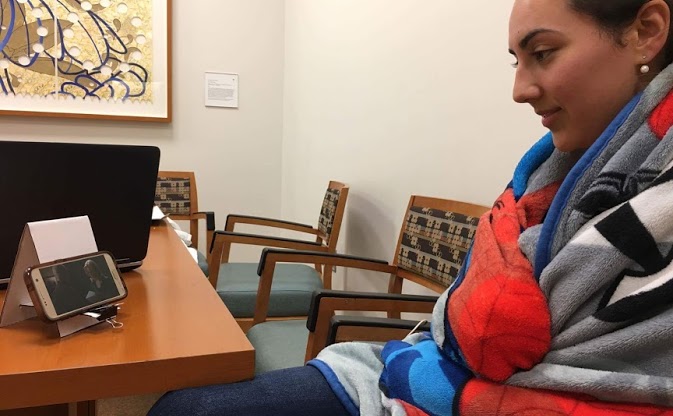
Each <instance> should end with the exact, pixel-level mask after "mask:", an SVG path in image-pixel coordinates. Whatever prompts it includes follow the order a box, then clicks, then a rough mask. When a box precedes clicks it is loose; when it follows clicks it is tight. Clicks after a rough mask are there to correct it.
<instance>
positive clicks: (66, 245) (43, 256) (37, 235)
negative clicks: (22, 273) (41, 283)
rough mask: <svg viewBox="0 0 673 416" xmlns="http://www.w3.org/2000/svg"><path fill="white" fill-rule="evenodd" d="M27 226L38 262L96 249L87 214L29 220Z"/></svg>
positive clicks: (90, 251) (77, 254) (92, 251)
mask: <svg viewBox="0 0 673 416" xmlns="http://www.w3.org/2000/svg"><path fill="white" fill-rule="evenodd" d="M28 228H29V229H30V235H31V236H32V237H33V243H34V244H35V251H36V252H37V258H38V260H39V263H47V262H49V261H54V260H60V259H65V258H68V257H74V256H79V255H81V254H87V253H95V252H97V251H98V246H97V245H96V239H95V238H94V236H93V230H92V229H91V222H90V221H89V217H87V216H83V217H72V218H62V219H58V220H49V221H38V222H29V223H28ZM31 266H34V265H33V264H31ZM29 267H30V266H29ZM12 278H14V276H13V274H12Z"/></svg>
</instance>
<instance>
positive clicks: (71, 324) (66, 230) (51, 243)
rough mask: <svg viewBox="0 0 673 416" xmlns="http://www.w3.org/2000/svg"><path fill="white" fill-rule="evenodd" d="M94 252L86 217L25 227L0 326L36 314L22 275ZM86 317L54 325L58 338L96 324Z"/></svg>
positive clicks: (89, 225) (94, 245)
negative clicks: (38, 265) (36, 267)
mask: <svg viewBox="0 0 673 416" xmlns="http://www.w3.org/2000/svg"><path fill="white" fill-rule="evenodd" d="M96 251H98V246H97V245H96V239H95V238H94V235H93V230H92V229H91V222H90V221H89V217H86V216H83V217H72V218H62V219H57V220H48V221H38V222H31V223H28V224H26V227H25V228H24V229H23V235H22V236H21V242H20V243H19V250H18V252H17V254H16V259H15V261H14V267H13V268H12V276H11V279H10V281H9V286H8V288H7V293H6V295H5V303H4V305H3V308H2V313H0V327H5V326H8V325H12V324H15V323H17V322H21V321H23V320H25V319H28V318H32V317H34V316H35V315H36V313H35V309H34V308H33V307H30V306H26V305H32V302H31V300H30V296H29V295H28V289H27V288H26V284H25V281H24V280H23V274H24V273H25V271H26V269H27V268H28V267H31V266H35V265H37V264H40V263H46V262H49V261H54V260H60V259H64V258H67V257H74V256H79V255H82V254H89V253H95V252H96ZM98 323H99V321H98V320H97V319H95V318H91V317H88V316H83V315H78V316H74V317H72V318H68V319H65V320H63V321H58V322H57V327H58V330H59V334H60V336H61V337H64V336H66V335H70V334H72V333H74V332H77V331H79V330H81V329H84V328H87V327H89V326H92V325H95V324H98Z"/></svg>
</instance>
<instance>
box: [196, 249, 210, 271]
mask: <svg viewBox="0 0 673 416" xmlns="http://www.w3.org/2000/svg"><path fill="white" fill-rule="evenodd" d="M196 261H197V262H198V263H199V267H200V268H201V271H202V272H203V274H205V275H206V276H208V261H207V260H206V256H205V255H204V254H203V253H201V252H200V251H197V252H196Z"/></svg>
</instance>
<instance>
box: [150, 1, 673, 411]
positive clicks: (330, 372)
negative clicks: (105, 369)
mask: <svg viewBox="0 0 673 416" xmlns="http://www.w3.org/2000/svg"><path fill="white" fill-rule="evenodd" d="M671 6H672V0H622V1H610V2H608V1H605V0H516V1H515V4H514V7H513V10H512V14H511V18H510V40H509V43H510V52H511V53H512V54H513V55H514V57H515V59H516V63H515V67H516V79H515V85H514V99H515V101H517V102H520V103H528V104H530V105H531V106H532V107H533V109H534V111H535V112H536V113H537V114H538V115H540V116H541V117H542V124H543V125H544V126H545V127H547V128H548V129H549V130H550V134H548V135H546V136H545V137H543V138H542V139H541V140H540V141H539V142H538V143H537V144H535V145H534V146H533V148H531V150H530V151H529V152H528V153H527V154H526V155H525V156H524V157H523V159H522V160H521V162H520V163H519V165H518V167H517V168H516V170H515V173H514V179H513V181H512V183H511V184H510V186H508V188H507V189H506V190H505V192H504V193H503V194H502V196H501V197H500V198H499V199H498V200H497V201H496V203H495V204H494V208H493V209H492V210H491V212H490V213H488V214H486V215H485V216H484V217H483V218H482V220H481V221H480V223H479V228H478V230H477V233H476V237H475V242H474V246H473V248H472V250H471V254H470V256H469V258H468V261H467V262H466V264H465V266H464V268H463V270H462V271H461V275H460V276H459V278H458V279H457V281H456V283H455V284H454V285H453V286H452V287H451V288H450V289H449V290H448V291H447V292H446V293H444V295H442V297H440V300H439V301H438V302H437V305H436V307H435V311H434V313H433V321H432V323H433V325H432V328H433V330H432V334H431V335H430V334H415V335H413V336H410V337H407V339H405V340H404V341H395V342H390V343H388V344H386V346H385V347H383V348H381V347H377V346H372V345H365V344H356V343H343V344H336V345H333V346H331V347H328V348H326V349H325V350H324V351H322V352H321V353H320V355H319V356H318V358H317V359H316V360H313V361H311V362H310V363H309V366H306V367H303V368H298V369H289V370H281V371H277V372H273V373H268V374H265V375H262V376H260V377H258V378H256V379H255V380H253V381H250V382H244V383H238V384H232V385H225V386H212V387H207V388H201V389H191V390H185V391H180V392H173V393H169V394H167V395H166V396H164V397H163V398H162V399H161V400H160V401H159V402H158V403H157V404H156V405H155V407H154V408H153V410H152V412H151V414H152V415H183V414H184V415H187V414H190V415H207V414H212V415H228V414H232V415H234V414H248V415H267V414H268V415H271V414H274V415H317V414H319V415H348V414H350V415H357V414H362V415H387V414H393V415H425V414H430V415H449V414H461V415H472V414H479V415H493V414H522V413H525V414H540V415H548V414H557V415H558V414H569V415H570V414H621V415H625V414H662V413H667V414H668V413H670V414H673V410H671V411H669V410H667V409H666V408H667V407H670V408H672V409H673V365H672V364H673V350H672V349H671V348H670V345H672V342H673V308H672V307H671V306H670V300H669V299H670V298H671V295H670V294H671V289H673V266H672V265H671V261H672V260H673V249H672V246H673V244H671V242H673V218H671V217H672V216H671V215H670V207H671V206H673V163H672V161H673V129H671V125H673V93H672V92H671V88H672V87H673V65H670V64H671V61H672V60H673V46H672V45H673V37H672V36H671V34H670V20H671ZM664 214H665V215H664ZM316 369H317V370H318V371H316Z"/></svg>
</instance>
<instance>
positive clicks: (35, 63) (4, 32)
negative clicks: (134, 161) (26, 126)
mask: <svg viewBox="0 0 673 416" xmlns="http://www.w3.org/2000/svg"><path fill="white" fill-rule="evenodd" d="M169 46H170V0H0V114H2V113H8V114H19V115H21V113H25V114H23V115H49V116H71V117H72V116H74V117H87V118H122V119H133V120H135V119H139V120H148V121H170V90H169V87H170V66H169V57H170V50H169Z"/></svg>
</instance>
